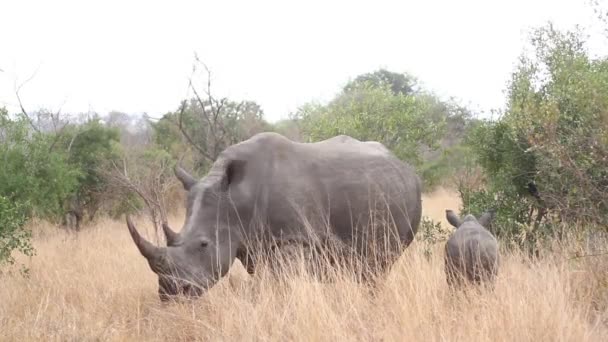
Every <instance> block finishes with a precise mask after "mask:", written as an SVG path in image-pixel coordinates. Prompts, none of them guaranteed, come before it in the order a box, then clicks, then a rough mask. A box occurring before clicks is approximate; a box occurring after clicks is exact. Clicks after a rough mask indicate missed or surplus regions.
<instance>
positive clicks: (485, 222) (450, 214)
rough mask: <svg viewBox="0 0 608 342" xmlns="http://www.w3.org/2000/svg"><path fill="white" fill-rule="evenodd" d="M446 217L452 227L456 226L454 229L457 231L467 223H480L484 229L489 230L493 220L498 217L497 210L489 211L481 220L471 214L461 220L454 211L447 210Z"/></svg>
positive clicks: (480, 217)
mask: <svg viewBox="0 0 608 342" xmlns="http://www.w3.org/2000/svg"><path fill="white" fill-rule="evenodd" d="M445 217H446V219H447V220H448V222H449V223H450V224H451V225H452V226H454V228H456V229H458V228H459V227H460V226H462V225H463V224H464V223H466V222H472V223H478V224H480V225H481V226H482V227H484V228H486V229H487V228H488V227H489V226H490V223H492V220H494V218H495V217H496V210H495V209H489V210H487V211H486V212H484V213H483V214H482V215H481V216H479V219H477V218H475V216H473V215H471V214H468V215H466V216H465V217H464V218H463V219H461V218H459V217H458V216H457V215H456V214H455V213H454V211H453V210H450V209H447V210H446V211H445Z"/></svg>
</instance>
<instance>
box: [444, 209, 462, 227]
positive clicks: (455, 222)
mask: <svg viewBox="0 0 608 342" xmlns="http://www.w3.org/2000/svg"><path fill="white" fill-rule="evenodd" d="M445 218H446V219H447V220H448V222H449V223H450V224H451V225H452V226H454V227H455V228H458V227H460V225H461V224H462V220H461V219H460V218H458V216H456V214H455V213H454V211H452V210H450V209H447V210H446V211H445Z"/></svg>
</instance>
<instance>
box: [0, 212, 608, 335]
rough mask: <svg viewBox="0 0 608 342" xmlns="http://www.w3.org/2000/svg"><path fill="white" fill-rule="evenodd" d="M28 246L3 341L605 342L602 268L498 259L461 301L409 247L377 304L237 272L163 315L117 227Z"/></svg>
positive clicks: (345, 288)
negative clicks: (493, 279) (489, 284)
mask: <svg viewBox="0 0 608 342" xmlns="http://www.w3.org/2000/svg"><path fill="white" fill-rule="evenodd" d="M440 202H441V201H440ZM441 203H444V202H441ZM425 205H427V206H428V202H425ZM441 209H442V210H444V208H441ZM455 209H456V208H455ZM434 219H439V217H438V216H436V217H434ZM181 221H182V219H181V218H179V219H175V220H174V222H173V226H174V227H179V226H180V223H181ZM144 224H145V223H144V221H143V220H142V221H140V222H139V227H140V228H143V226H144ZM144 231H145V230H144ZM35 247H36V249H37V256H36V257H34V258H32V259H31V260H29V259H23V258H21V259H20V261H22V262H25V263H26V265H27V266H28V267H29V268H30V270H31V271H30V273H31V275H30V277H29V279H25V278H23V277H22V276H20V275H18V274H17V273H15V274H4V275H0V340H2V341H39V340H43V341H57V340H58V341H66V340H78V341H83V340H84V341H90V340H112V341H166V340H206V341H209V340H211V341H218V340H219V341H241V340H245V341H254V340H255V341H257V340H273V341H285V340H297V341H333V340H347V341H353V340H363V341H378V340H383V341H536V342H538V341H608V328H607V326H606V324H607V322H608V313H607V312H606V307H607V306H608V304H607V302H606V292H607V286H608V284H606V280H607V279H608V276H607V275H606V272H607V270H608V260H607V259H601V258H594V259H591V258H586V259H577V260H576V263H573V261H566V260H565V259H564V258H563V257H562V256H560V255H558V254H555V255H554V256H553V257H550V258H544V259H542V260H540V261H536V262H534V263H530V262H526V261H525V258H523V257H521V256H520V255H516V254H510V255H506V256H505V257H504V259H503V264H502V266H503V267H502V269H501V272H500V278H499V281H498V283H497V287H496V289H495V291H494V292H493V293H492V292H482V293H480V294H474V293H469V295H468V297H467V296H464V295H451V294H450V292H449V291H448V289H447V286H446V282H445V276H444V273H443V259H442V256H443V254H442V246H441V245H439V246H436V247H435V249H434V253H433V255H432V257H431V258H430V259H429V260H427V259H426V258H425V257H424V256H423V253H422V251H421V248H422V247H421V245H420V244H419V243H417V242H414V243H413V244H412V246H411V247H410V248H408V250H407V251H406V252H405V253H404V254H403V256H402V258H401V259H400V260H399V262H398V263H397V264H396V265H395V267H394V269H393V270H392V272H391V274H390V276H389V277H388V279H387V280H386V281H385V282H384V283H383V284H382V286H381V287H380V289H379V290H378V292H377V294H376V295H372V294H371V293H370V291H368V289H366V288H365V287H364V286H362V285H358V284H356V283H353V282H351V281H348V280H347V279H346V277H344V279H340V280H338V282H336V283H333V284H322V283H318V282H315V281H312V280H310V279H305V278H302V277H297V276H290V275H289V274H286V275H284V276H282V277H279V278H278V279H277V278H271V277H267V276H265V275H264V274H262V275H259V276H256V277H254V278H252V279H251V280H250V281H238V280H239V279H246V278H245V277H247V275H246V274H244V271H243V270H242V268H241V266H240V265H239V263H238V262H237V263H236V264H235V266H234V267H233V269H234V270H233V271H240V272H236V273H237V274H235V275H233V276H231V277H232V278H225V279H224V280H223V281H222V282H220V284H218V285H217V286H216V287H214V288H213V289H212V290H211V291H210V292H209V293H208V295H206V296H204V297H203V298H201V299H199V300H197V301H194V302H192V303H181V304H170V305H167V306H162V305H161V304H160V303H159V300H158V296H157V293H156V290H157V287H156V277H155V276H154V274H153V273H152V272H151V271H150V269H149V267H148V265H147V263H146V261H145V260H144V258H143V257H141V256H140V255H139V252H138V251H137V249H136V248H135V246H134V244H133V242H132V241H131V238H130V237H129V234H128V232H127V229H126V225H125V224H124V222H116V221H110V220H106V221H102V222H99V223H98V224H96V225H95V226H93V227H89V228H87V229H86V230H85V231H83V232H81V233H80V234H78V235H75V234H67V233H65V232H63V231H60V230H58V229H56V228H54V227H49V226H46V227H41V226H40V225H38V226H37V227H36V236H35ZM233 271H231V272H233ZM227 279H228V281H226V280H227ZM232 280H234V281H232Z"/></svg>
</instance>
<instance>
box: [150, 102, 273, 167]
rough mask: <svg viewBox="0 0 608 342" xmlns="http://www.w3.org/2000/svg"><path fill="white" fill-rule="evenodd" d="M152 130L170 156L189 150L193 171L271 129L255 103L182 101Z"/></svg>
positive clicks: (159, 144)
mask: <svg viewBox="0 0 608 342" xmlns="http://www.w3.org/2000/svg"><path fill="white" fill-rule="evenodd" d="M152 127H153V129H154V139H155V143H156V144H157V145H158V146H160V147H161V148H163V149H164V150H166V151H168V152H170V153H171V154H173V155H183V154H184V153H185V152H186V150H187V149H188V148H193V149H194V151H196V152H197V155H196V158H195V160H194V164H195V168H196V169H203V170H204V169H205V168H207V167H208V166H209V165H210V163H211V162H212V161H215V159H216V158H217V156H218V155H219V153H221V152H222V151H223V150H224V149H225V148H226V147H228V146H230V145H233V144H236V143H238V142H241V141H243V140H245V139H248V138H249V137H251V136H253V135H254V134H256V133H259V132H262V131H268V130H271V128H272V126H271V125H269V124H268V123H267V122H266V121H264V112H263V111H262V109H261V107H260V106H259V105H258V104H257V103H255V102H252V101H244V102H234V101H230V100H228V99H222V100H216V99H214V98H210V99H209V100H204V101H203V100H199V99H197V98H195V99H191V100H190V101H184V102H182V105H181V107H180V109H179V110H178V111H176V112H170V113H167V114H165V115H164V116H163V118H162V119H161V120H159V121H158V122H157V123H153V124H152Z"/></svg>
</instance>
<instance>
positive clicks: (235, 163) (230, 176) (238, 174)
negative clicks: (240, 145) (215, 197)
mask: <svg viewBox="0 0 608 342" xmlns="http://www.w3.org/2000/svg"><path fill="white" fill-rule="evenodd" d="M246 168H247V161H246V160H241V159H234V160H231V161H229V162H228V165H226V171H225V172H224V177H223V178H222V182H221V185H220V189H221V190H222V191H228V188H229V187H230V186H231V185H234V184H238V183H239V182H241V181H242V180H243V178H245V169H246Z"/></svg>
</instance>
